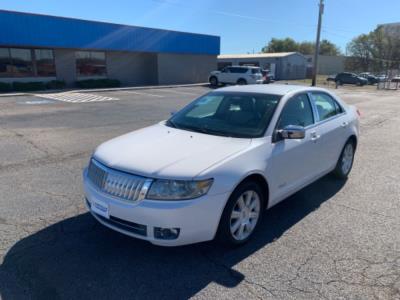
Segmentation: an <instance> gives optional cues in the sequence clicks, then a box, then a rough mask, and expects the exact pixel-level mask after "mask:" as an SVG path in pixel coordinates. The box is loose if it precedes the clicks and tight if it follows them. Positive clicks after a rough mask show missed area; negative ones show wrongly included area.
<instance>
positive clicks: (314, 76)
mask: <svg viewBox="0 0 400 300" xmlns="http://www.w3.org/2000/svg"><path fill="white" fill-rule="evenodd" d="M323 13H324V0H319V14H318V29H317V40H316V41H315V50H314V66H313V73H312V83H311V85H312V86H315V84H316V82H317V73H318V54H319V39H320V36H321V24H322V14H323Z"/></svg>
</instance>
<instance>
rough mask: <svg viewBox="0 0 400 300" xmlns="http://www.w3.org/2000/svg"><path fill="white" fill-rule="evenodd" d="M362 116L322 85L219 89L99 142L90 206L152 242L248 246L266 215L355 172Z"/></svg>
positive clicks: (111, 223) (89, 176) (87, 185)
mask: <svg viewBox="0 0 400 300" xmlns="http://www.w3.org/2000/svg"><path fill="white" fill-rule="evenodd" d="M358 117H359V116H358V111H357V110H356V108H355V107H354V106H350V105H347V104H346V103H344V102H343V101H342V100H341V99H339V98H338V97H337V96H335V95H334V94H332V93H331V92H329V91H327V90H325V89H321V88H310V87H301V86H293V85H268V86H265V85H249V86H234V87H227V88H222V89H218V90H214V91H212V92H210V93H208V94H206V95H204V96H201V97H200V98H198V99H197V100H195V101H194V102H192V103H191V104H189V105H188V106H186V107H185V108H183V109H182V110H181V111H179V112H178V113H176V114H174V115H173V116H172V117H171V118H170V119H169V120H167V121H163V122H160V123H158V124H156V125H153V126H150V127H147V128H143V129H140V130H137V131H134V132H131V133H128V134H125V135H123V136H120V137H117V138H115V139H112V140H110V141H107V142H105V143H103V144H102V145H100V146H99V147H98V148H97V149H96V151H95V152H94V154H93V156H92V157H91V159H90V162H89V165H88V167H87V168H86V169H85V170H84V174H83V175H84V189H85V198H86V204H87V206H88V208H89V210H90V212H91V213H92V215H93V216H94V217H95V218H96V219H97V220H98V221H99V222H100V223H102V224H103V225H105V226H107V227H109V228H111V229H113V230H116V231H119V232H121V233H124V234H127V235H130V236H132V237H136V238H140V239H144V240H147V241H150V242H151V243H153V244H157V245H164V246H177V245H183V244H190V243H196V242H202V241H208V240H212V239H214V238H217V239H218V240H220V241H222V242H224V243H228V244H233V245H235V244H242V243H244V242H246V241H248V239H249V238H250V237H251V236H252V234H253V232H254V230H255V229H256V228H257V225H258V224H259V222H260V219H261V217H262V212H263V211H264V210H265V209H268V208H270V207H272V206H274V205H275V204H277V203H278V202H280V201H282V200H283V199H285V198H287V197H288V196H290V195H291V194H293V193H295V192H296V191H298V190H300V189H302V188H303V187H305V186H306V185H308V184H310V183H312V182H313V181H315V180H317V179H318V178H320V177H322V176H324V175H326V174H328V173H330V172H333V173H334V174H335V175H336V176H338V177H339V178H342V179H345V178H346V177H347V176H348V174H349V173H350V171H351V168H352V165H353V158H354V153H355V150H356V147H357V141H358Z"/></svg>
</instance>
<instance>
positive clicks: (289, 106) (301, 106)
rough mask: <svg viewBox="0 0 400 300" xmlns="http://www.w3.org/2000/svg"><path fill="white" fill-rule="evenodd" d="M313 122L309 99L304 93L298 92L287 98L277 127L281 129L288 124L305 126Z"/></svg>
mask: <svg viewBox="0 0 400 300" xmlns="http://www.w3.org/2000/svg"><path fill="white" fill-rule="evenodd" d="M313 123H314V116H313V112H312V108H311V104H310V101H309V100H308V96H307V95H306V94H299V95H296V96H294V97H293V98H292V99H290V100H288V102H287V103H286V104H285V107H284V108H283V109H282V112H281V116H280V118H279V121H278V127H277V128H278V129H283V128H285V127H286V126H288V125H297V126H303V127H307V126H309V125H311V124H313Z"/></svg>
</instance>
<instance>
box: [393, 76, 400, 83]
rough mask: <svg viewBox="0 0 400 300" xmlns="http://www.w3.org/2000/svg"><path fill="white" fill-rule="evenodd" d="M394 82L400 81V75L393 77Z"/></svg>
mask: <svg viewBox="0 0 400 300" xmlns="http://www.w3.org/2000/svg"><path fill="white" fill-rule="evenodd" d="M392 82H400V76H395V77H393V78H392Z"/></svg>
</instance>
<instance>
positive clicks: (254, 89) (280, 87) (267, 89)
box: [215, 83, 323, 96]
mask: <svg viewBox="0 0 400 300" xmlns="http://www.w3.org/2000/svg"><path fill="white" fill-rule="evenodd" d="M312 90H316V91H321V90H323V89H321V88H314V87H310V86H303V85H295V84H275V83H274V84H250V85H234V86H229V87H224V88H220V89H217V90H215V91H218V92H242V93H260V94H273V95H281V96H283V95H286V94H288V93H291V92H301V91H312Z"/></svg>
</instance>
